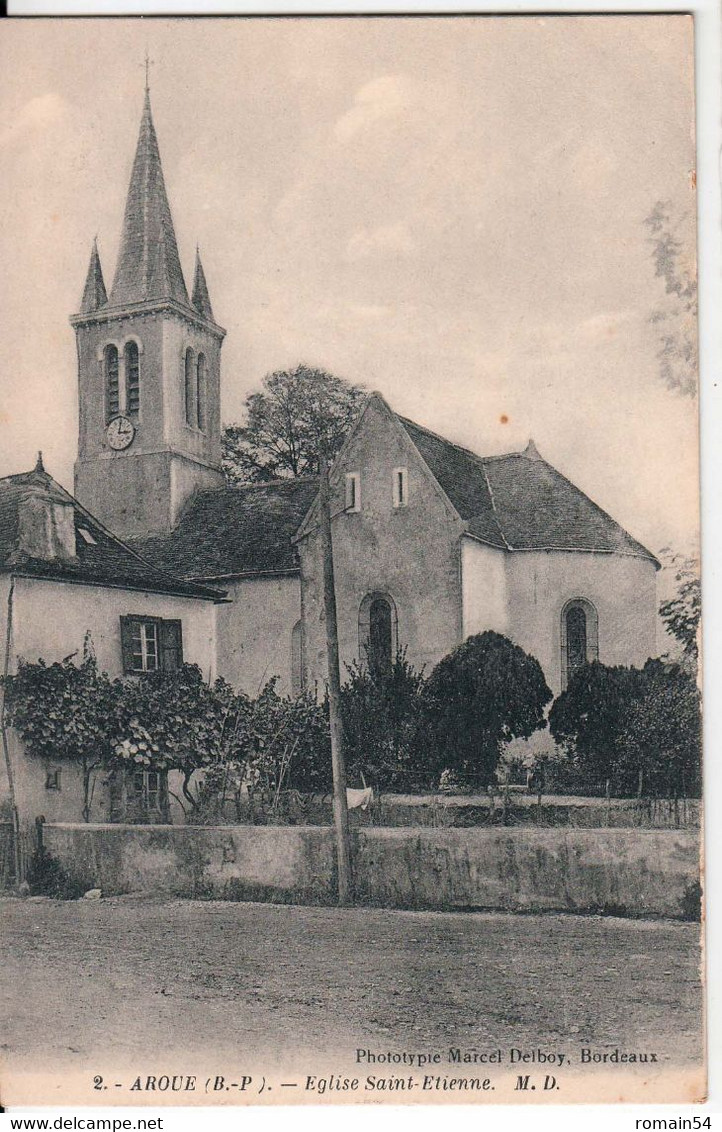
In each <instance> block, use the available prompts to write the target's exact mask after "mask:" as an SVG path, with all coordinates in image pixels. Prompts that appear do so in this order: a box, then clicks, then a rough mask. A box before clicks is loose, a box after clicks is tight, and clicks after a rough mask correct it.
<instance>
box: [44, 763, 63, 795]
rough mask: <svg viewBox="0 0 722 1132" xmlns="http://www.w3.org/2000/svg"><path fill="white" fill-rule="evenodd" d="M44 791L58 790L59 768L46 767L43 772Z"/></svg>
mask: <svg viewBox="0 0 722 1132" xmlns="http://www.w3.org/2000/svg"><path fill="white" fill-rule="evenodd" d="M45 789H46V790H59V789H60V767H58V766H51V767H48V769H47V771H46V772H45Z"/></svg>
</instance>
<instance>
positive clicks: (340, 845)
mask: <svg viewBox="0 0 722 1132" xmlns="http://www.w3.org/2000/svg"><path fill="white" fill-rule="evenodd" d="M330 495H331V493H330V489H329V482H328V460H327V459H326V455H325V453H322V455H321V484H320V490H319V493H318V501H319V512H320V526H321V554H322V558H323V605H324V612H325V616H326V654H327V657H328V709H329V720H330V725H331V763H332V765H333V823H334V827H335V830H336V861H337V866H338V902H339V904H340V905H344V904H350V903H351V901H352V898H353V894H352V880H351V852H350V848H349V834H348V805H347V799H346V761H345V758H344V750H343V721H342V719H341V675H340V670H339V657H338V623H337V620H336V588H335V585H334V577H333V544H332V542H331V498H330Z"/></svg>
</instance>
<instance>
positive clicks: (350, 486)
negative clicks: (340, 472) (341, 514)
mask: <svg viewBox="0 0 722 1132" xmlns="http://www.w3.org/2000/svg"><path fill="white" fill-rule="evenodd" d="M346 510H347V511H360V510H361V475H360V473H359V472H347V473H346Z"/></svg>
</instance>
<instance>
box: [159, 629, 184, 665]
mask: <svg viewBox="0 0 722 1132" xmlns="http://www.w3.org/2000/svg"><path fill="white" fill-rule="evenodd" d="M158 627H159V629H160V666H161V668H162V669H163V671H164V672H172V671H173V669H175V668H180V666H181V665H182V663H183V630H182V628H181V622H180V621H161V622H160V623H159V626H158Z"/></svg>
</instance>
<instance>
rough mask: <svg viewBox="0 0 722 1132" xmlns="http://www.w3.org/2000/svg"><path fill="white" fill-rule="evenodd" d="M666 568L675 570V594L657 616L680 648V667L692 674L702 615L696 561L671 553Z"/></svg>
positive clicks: (663, 604)
mask: <svg viewBox="0 0 722 1132" xmlns="http://www.w3.org/2000/svg"><path fill="white" fill-rule="evenodd" d="M667 565H668V567H669V568H670V569H673V570H674V571H675V575H674V580H675V583H676V586H677V592H676V594H675V595H674V597H671V598H668V599H667V600H666V601H663V602H662V604H661V605H660V607H659V615H660V617H661V618H662V620H663V621H664V624H665V628H666V629H667V632H668V633H669V634H670V635H671V636H672V637H674V638H675V640H677V641H678V642H679V644H680V645H681V646H682V664H683V665H684V667H685V668H687V670H688V671H689V672H691V673H692V674H695V673H696V671H697V661H698V659H699V646H698V634H699V622H700V615H701V612H702V593H701V586H700V578H699V561H698V559H696V558H685V557H683V556H682V555H679V554H673V555H671V556H669V559H668V563H667Z"/></svg>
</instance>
